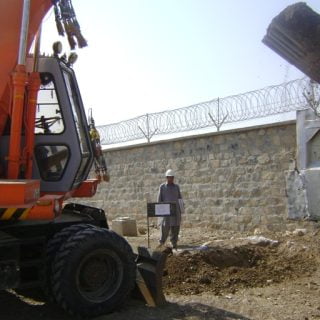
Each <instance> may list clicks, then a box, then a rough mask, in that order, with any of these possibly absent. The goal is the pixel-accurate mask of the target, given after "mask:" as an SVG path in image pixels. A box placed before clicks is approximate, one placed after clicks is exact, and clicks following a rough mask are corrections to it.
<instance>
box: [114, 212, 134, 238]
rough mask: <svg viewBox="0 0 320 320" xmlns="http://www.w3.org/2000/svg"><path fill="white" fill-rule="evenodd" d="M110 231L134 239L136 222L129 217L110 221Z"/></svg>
mask: <svg viewBox="0 0 320 320" xmlns="http://www.w3.org/2000/svg"><path fill="white" fill-rule="evenodd" d="M111 229H112V230H113V231H114V232H116V233H118V234H119V235H121V236H128V237H136V236H137V235H138V233H137V222H136V220H135V219H130V218H129V217H120V218H117V219H115V220H112V226H111Z"/></svg>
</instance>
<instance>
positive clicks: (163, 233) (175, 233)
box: [159, 223, 180, 247]
mask: <svg viewBox="0 0 320 320" xmlns="http://www.w3.org/2000/svg"><path fill="white" fill-rule="evenodd" d="M179 231H180V226H170V225H168V224H167V223H166V224H163V223H162V224H161V225H160V240H159V242H160V244H164V243H165V242H166V240H167V238H168V236H169V233H170V241H171V244H172V246H173V247H176V246H177V243H178V239H179Z"/></svg>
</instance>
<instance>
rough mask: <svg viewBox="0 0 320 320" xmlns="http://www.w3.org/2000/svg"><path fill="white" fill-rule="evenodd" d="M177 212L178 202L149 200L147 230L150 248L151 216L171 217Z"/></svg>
mask: <svg viewBox="0 0 320 320" xmlns="http://www.w3.org/2000/svg"><path fill="white" fill-rule="evenodd" d="M176 212H177V203H176V202H148V203H147V230H148V248H150V228H149V218H160V217H171V216H175V215H176Z"/></svg>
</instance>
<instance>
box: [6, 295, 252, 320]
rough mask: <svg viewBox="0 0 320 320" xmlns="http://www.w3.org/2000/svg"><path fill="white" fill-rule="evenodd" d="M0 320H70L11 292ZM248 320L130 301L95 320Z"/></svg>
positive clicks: (200, 307) (193, 307) (195, 307)
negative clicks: (152, 306) (119, 308)
mask: <svg viewBox="0 0 320 320" xmlns="http://www.w3.org/2000/svg"><path fill="white" fill-rule="evenodd" d="M0 306H1V307H0V319H1V320H34V319H37V320H39V319H40V320H41V319H45V320H71V319H76V318H75V317H71V316H68V315H67V314H65V313H64V312H63V311H62V310H61V309H59V308H58V307H57V306H56V305H55V304H53V303H45V302H43V301H36V300H33V299H32V298H28V297H25V296H22V295H17V294H14V293H11V292H6V291H3V292H0ZM130 318H131V319H135V320H146V319H147V320H160V319H161V320H173V319H174V320H180V319H181V320H183V319H192V320H200V319H201V320H204V319H206V320H207V319H208V320H209V319H210V320H235V319H238V320H250V319H249V318H246V317H243V316H241V315H239V314H236V313H232V312H229V311H226V310H223V309H218V308H214V307H211V306H208V305H205V304H201V303H186V304H177V303H167V304H166V305H164V306H162V307H158V308H151V307H147V306H145V305H144V304H143V303H142V302H140V301H137V300H133V299H132V300H130V301H128V302H127V304H126V305H124V306H123V308H122V309H121V310H119V311H116V312H114V313H112V314H108V315H104V316H100V317H98V318H96V320H111V319H112V320H128V319H130Z"/></svg>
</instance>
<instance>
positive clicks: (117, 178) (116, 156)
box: [86, 124, 296, 231]
mask: <svg viewBox="0 0 320 320" xmlns="http://www.w3.org/2000/svg"><path fill="white" fill-rule="evenodd" d="M295 152H296V127H295V124H282V125H277V126H272V127H266V128H255V129H250V130H249V129H246V130H242V131H237V132H235V131H233V132H227V133H226V132H222V133H215V134H211V135H203V136H197V137H191V138H183V139H179V140H175V141H166V142H159V143H151V144H145V145H142V146H135V147H126V148H121V149H114V150H108V151H106V152H105V158H106V160H107V163H108V168H109V173H110V175H111V181H110V182H109V183H102V184H101V185H100V186H99V189H98V192H97V195H96V197H95V198H94V199H93V200H90V201H91V204H93V205H96V206H99V207H101V208H103V209H104V210H105V211H106V212H107V214H108V219H109V220H112V219H114V218H116V217H119V216H129V217H132V218H135V219H137V220H138V221H140V223H144V222H145V221H146V201H147V200H149V201H155V200H156V196H157V192H158V187H159V185H160V183H162V182H163V181H164V180H165V179H164V173H165V171H166V169H168V168H171V169H173V170H174V171H175V172H176V183H178V184H179V185H180V188H181V191H182V195H183V197H184V200H185V206H186V213H185V217H184V225H185V226H192V225H197V226H210V227H213V228H219V229H231V230H238V231H246V230H253V229H254V228H256V227H262V226H263V227H265V228H267V229H270V230H273V231H280V230H284V229H285V228H286V227H287V226H286V224H287V223H288V220H287V212H286V211H287V208H286V206H287V199H286V191H285V187H286V179H285V175H286V173H285V171H287V170H289V169H293V168H294V163H295V161H294V158H295ZM86 203H88V201H86ZM89 204H90V203H89Z"/></svg>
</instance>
